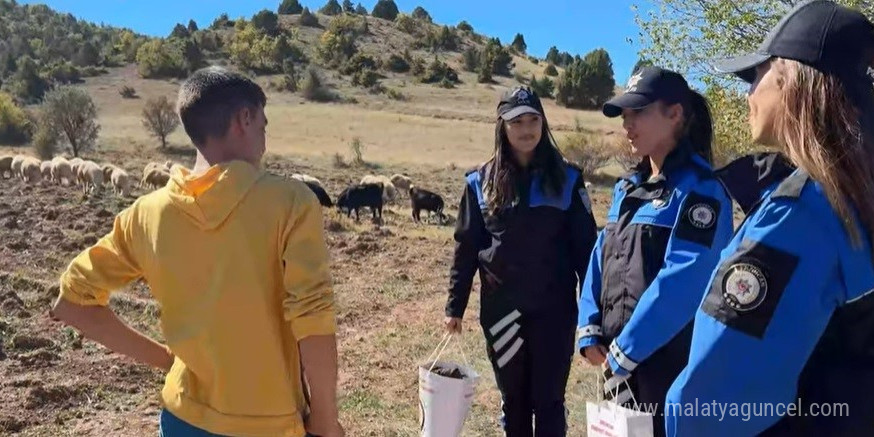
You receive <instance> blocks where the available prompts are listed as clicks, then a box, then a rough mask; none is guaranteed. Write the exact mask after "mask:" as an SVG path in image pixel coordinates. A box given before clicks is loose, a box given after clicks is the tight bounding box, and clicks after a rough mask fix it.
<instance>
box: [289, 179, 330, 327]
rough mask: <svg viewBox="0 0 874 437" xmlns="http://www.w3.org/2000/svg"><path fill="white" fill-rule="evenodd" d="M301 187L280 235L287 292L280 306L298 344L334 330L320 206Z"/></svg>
mask: <svg viewBox="0 0 874 437" xmlns="http://www.w3.org/2000/svg"><path fill="white" fill-rule="evenodd" d="M301 186H302V187H303V190H298V192H297V193H296V196H295V197H296V199H295V210H294V212H293V213H292V217H291V218H290V220H289V221H288V224H287V227H286V229H285V231H284V232H283V240H284V249H283V252H282V265H283V272H284V273H283V275H284V285H285V293H286V295H285V299H284V301H283V305H282V306H283V309H284V314H285V319H286V320H288V321H289V322H290V323H291V331H292V334H293V335H294V337H295V339H297V340H298V341H300V340H301V339H304V338H306V337H309V336H311V335H331V334H334V333H335V332H336V330H337V322H336V319H335V312H334V292H333V289H332V286H331V276H330V271H329V267H330V263H329V258H328V247H327V243H326V242H325V234H324V226H323V224H322V214H321V207H320V205H319V202H318V199H317V198H316V196H315V194H313V193H312V192H311V191H310V190H309V189H307V188H306V186H303V185H301Z"/></svg>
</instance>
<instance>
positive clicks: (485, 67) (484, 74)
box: [476, 55, 494, 83]
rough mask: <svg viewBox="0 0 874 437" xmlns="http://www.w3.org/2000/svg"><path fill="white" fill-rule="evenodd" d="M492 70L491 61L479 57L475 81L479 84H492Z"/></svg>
mask: <svg viewBox="0 0 874 437" xmlns="http://www.w3.org/2000/svg"><path fill="white" fill-rule="evenodd" d="M493 68H494V63H493V61H492V60H491V59H490V58H489V57H487V56H486V55H483V56H480V66H479V70H478V71H477V75H476V80H477V82H479V83H492V82H494V79H492V69H493Z"/></svg>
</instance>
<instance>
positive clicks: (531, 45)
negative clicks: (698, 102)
mask: <svg viewBox="0 0 874 437" xmlns="http://www.w3.org/2000/svg"><path fill="white" fill-rule="evenodd" d="M326 1H327V0H301V4H303V5H304V6H308V7H309V8H310V9H318V8H320V7H321V6H322V5H324V3H325V2H326ZM353 1H354V0H353ZM341 2H342V1H341ZM395 2H396V3H397V5H398V8H399V9H400V10H401V11H402V12H407V13H409V12H411V11H412V10H413V9H414V8H415V7H416V6H422V7H424V8H425V9H426V10H427V11H428V12H429V13H430V14H431V16H432V17H433V18H434V21H435V22H437V23H441V24H457V23H458V22H459V21H461V20H467V22H469V23H470V24H471V25H472V26H473V27H474V29H475V30H476V31H477V32H479V33H483V34H486V35H489V36H497V37H499V38H500V39H501V42H503V43H505V44H506V43H509V42H510V41H511V40H512V38H513V36H514V35H515V34H516V33H517V32H521V33H522V34H523V35H524V36H525V41H526V42H527V44H528V52H529V53H531V54H534V55H536V56H538V57H543V56H545V55H546V52H547V50H549V47H550V46H553V45H555V46H556V47H558V49H559V50H562V51H568V52H570V53H571V54H580V55H584V54H586V53H587V52H589V51H590V50H593V49H596V48H599V47H601V48H605V49H607V51H608V52H609V53H610V57H611V58H612V60H613V71H614V73H615V75H616V82H618V83H620V84H622V83H625V81H626V79H627V77H628V76H629V74H630V72H631V71H630V70H631V68H632V67H633V66H634V63H635V62H636V61H637V52H638V47H636V46H634V45H633V44H632V43H629V42H628V41H627V40H626V39H627V38H634V39H636V37H637V26H636V25H635V23H634V13H633V12H632V11H631V4H632V3H635V1H634V0H540V1H538V2H522V1H518V0H509V1H496V0H395ZM21 3H45V4H47V5H49V6H50V7H52V8H53V9H56V10H59V11H61V12H69V13H72V14H73V15H75V16H76V17H79V18H82V19H85V20H89V21H93V22H97V23H105V24H111V25H115V26H121V27H128V28H131V29H133V30H135V31H137V32H140V33H144V34H148V35H153V36H166V35H168V34H169V33H170V31H171V30H172V29H173V26H174V25H175V24H176V23H179V22H181V23H183V24H187V23H188V20H189V19H191V18H193V19H194V20H195V21H196V22H197V24H198V26H200V27H206V26H209V24H210V23H212V21H213V19H215V17H217V16H218V15H219V14H221V13H223V12H226V13H227V14H228V15H230V16H231V18H236V17H240V16H245V17H251V16H252V15H253V14H254V13H255V12H257V11H259V10H261V9H265V8H266V9H270V10H273V11H275V10H276V7H277V6H278V5H279V3H280V0H99V1H98V0H44V1H21ZM355 3H356V4H357V3H358V2H357V1H356V2H355ZM375 3H376V0H363V1H361V4H363V5H364V6H365V7H366V8H367V9H368V10H371V9H372V8H373V5H374V4H375ZM636 3H641V2H639V1H637V2H636ZM533 4H537V5H538V7H536V8H532V7H531V5H533Z"/></svg>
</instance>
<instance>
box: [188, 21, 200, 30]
mask: <svg viewBox="0 0 874 437" xmlns="http://www.w3.org/2000/svg"><path fill="white" fill-rule="evenodd" d="M198 30H199V29H198V27H197V22H196V21H194V20H188V32H189V33H194V32H197V31H198Z"/></svg>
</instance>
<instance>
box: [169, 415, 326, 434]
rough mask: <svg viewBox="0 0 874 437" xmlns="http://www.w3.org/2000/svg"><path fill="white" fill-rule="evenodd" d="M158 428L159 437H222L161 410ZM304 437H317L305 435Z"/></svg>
mask: <svg viewBox="0 0 874 437" xmlns="http://www.w3.org/2000/svg"><path fill="white" fill-rule="evenodd" d="M158 423H159V425H158V426H159V427H158V436H159V437H222V436H221V435H219V434H213V433H211V432H209V431H204V430H202V429H200V428H198V427H196V426H194V425H191V424H189V423H188V422H184V421H183V420H182V419H180V418H178V417H176V416H174V415H172V414H170V412H169V411H167V410H161V418H160V421H159V422H158ZM305 437H318V436H314V435H312V434H309V433H307V435H306V436H305Z"/></svg>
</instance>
